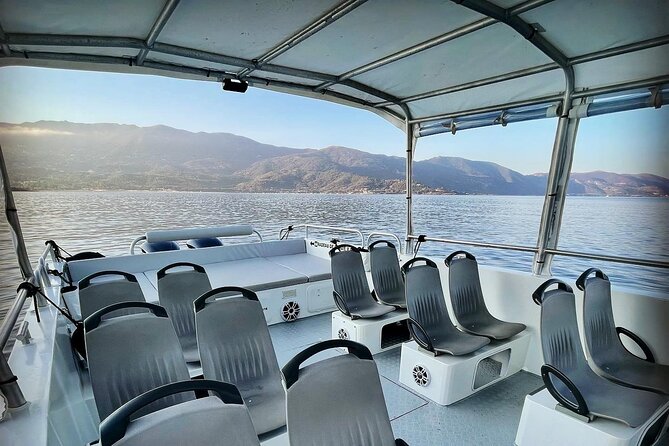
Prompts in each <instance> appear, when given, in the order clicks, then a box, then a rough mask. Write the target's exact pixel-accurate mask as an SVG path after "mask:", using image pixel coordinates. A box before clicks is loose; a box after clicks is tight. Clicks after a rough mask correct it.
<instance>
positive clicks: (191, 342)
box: [156, 262, 211, 363]
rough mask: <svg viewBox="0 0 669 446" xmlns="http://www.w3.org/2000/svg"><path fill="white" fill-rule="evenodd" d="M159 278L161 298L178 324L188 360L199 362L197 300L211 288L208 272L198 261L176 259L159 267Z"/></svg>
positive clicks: (178, 331) (175, 324) (173, 321)
mask: <svg viewBox="0 0 669 446" xmlns="http://www.w3.org/2000/svg"><path fill="white" fill-rule="evenodd" d="M175 269H177V270H176V271H174V270H175ZM156 277H157V282H158V283H157V285H158V300H159V301H160V304H161V305H162V306H163V307H165V310H167V314H168V315H169V317H170V320H171V321H172V325H174V330H175V331H176V333H177V337H178V338H179V343H180V344H181V348H182V350H183V352H184V357H185V358H186V361H187V362H190V363H194V362H199V361H200V356H199V354H198V349H197V339H196V335H195V311H194V309H193V302H194V301H195V299H197V298H198V297H199V296H201V295H202V294H204V293H206V292H207V291H210V290H211V283H210V282H209V277H208V276H207V272H206V271H205V269H204V267H203V266H201V265H197V264H195V263H190V262H176V263H172V264H170V265H167V266H165V267H163V268H161V269H160V270H158V272H157V273H156Z"/></svg>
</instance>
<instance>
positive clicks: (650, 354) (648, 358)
mask: <svg viewBox="0 0 669 446" xmlns="http://www.w3.org/2000/svg"><path fill="white" fill-rule="evenodd" d="M616 333H618V337H620V335H621V334H622V335H625V336H627V337H628V338H630V339H631V340H633V341H634V342H635V343H636V345H638V346H639V348H640V349H641V351H643V354H644V356H645V358H642V359H644V360H646V361H648V362H653V363H654V362H655V356H653V352H652V351H651V350H650V347H648V344H646V343H645V342H643V339H641V338H640V337H639V336H637V335H636V334H635V333H634V332H632V331H630V330H628V329H626V328H624V327H616ZM628 351H629V350H628ZM630 353H632V352H630ZM632 354H633V355H634V353H632ZM634 356H636V355H634Z"/></svg>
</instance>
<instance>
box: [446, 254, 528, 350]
mask: <svg viewBox="0 0 669 446" xmlns="http://www.w3.org/2000/svg"><path fill="white" fill-rule="evenodd" d="M460 256H462V257H460ZM445 263H446V267H448V289H449V294H450V296H451V304H452V307H453V316H455V320H456V321H457V322H458V324H459V325H460V327H462V329H463V330H464V331H466V332H467V333H471V334H474V335H478V336H485V337H487V338H490V339H494V340H498V341H499V340H502V339H508V338H510V337H512V336H515V335H517V334H518V333H520V332H521V331H523V330H525V328H526V327H525V325H524V324H518V323H514V322H504V321H500V320H499V319H497V318H495V317H494V316H493V315H492V314H490V312H489V311H488V308H487V307H486V304H485V300H484V299H483V291H482V290H481V279H480V277H479V266H478V263H477V262H476V257H474V256H473V255H472V254H470V253H468V252H467V251H456V252H454V253H452V254H451V255H449V256H448V257H447V258H446V260H445Z"/></svg>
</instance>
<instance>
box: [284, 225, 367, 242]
mask: <svg viewBox="0 0 669 446" xmlns="http://www.w3.org/2000/svg"><path fill="white" fill-rule="evenodd" d="M298 228H301V229H304V238H305V239H308V238H309V228H311V229H319V230H325V231H334V232H342V233H349V234H355V235H357V236H358V237H360V246H365V236H364V235H363V234H362V232H361V231H360V230H359V229H354V228H343V227H340V226H326V225H314V224H311V223H302V224H299V225H290V226H289V227H286V228H282V229H281V230H280V231H279V237H280V236H281V234H282V233H283V232H284V231H286V230H288V234H290V231H292V230H294V229H298ZM287 237H288V236H286V238H287Z"/></svg>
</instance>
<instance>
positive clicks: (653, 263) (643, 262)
mask: <svg viewBox="0 0 669 446" xmlns="http://www.w3.org/2000/svg"><path fill="white" fill-rule="evenodd" d="M408 238H409V240H416V241H418V240H422V241H426V242H439V243H449V244H453V245H464V246H477V247H481V248H493V249H502V250H507V251H521V252H531V253H537V251H538V249H537V248H536V247H533V246H521V245H506V244H501V243H488V242H474V241H468V240H454V239H446V238H439V237H423V236H418V235H409V237H408ZM544 252H545V253H546V254H551V255H557V256H565V257H578V258H582V259H590V260H601V261H605V262H614V263H626V264H628V265H639V266H650V267H653V268H669V262H664V261H662V260H647V259H637V258H633V257H620V256H611V255H605V254H595V253H588V252H578V251H568V250H563V249H546V250H544Z"/></svg>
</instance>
